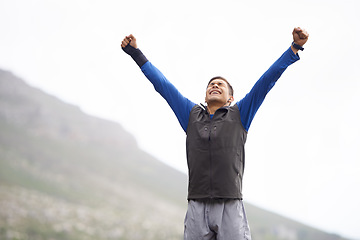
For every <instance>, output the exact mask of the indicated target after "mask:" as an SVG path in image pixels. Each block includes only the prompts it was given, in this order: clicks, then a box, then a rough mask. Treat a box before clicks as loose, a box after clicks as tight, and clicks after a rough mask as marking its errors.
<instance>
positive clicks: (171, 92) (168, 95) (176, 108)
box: [121, 34, 195, 131]
mask: <svg viewBox="0 0 360 240" xmlns="http://www.w3.org/2000/svg"><path fill="white" fill-rule="evenodd" d="M121 48H122V49H123V50H124V52H126V53H127V54H129V55H130V56H131V57H132V59H134V61H135V62H136V64H137V65H138V66H139V67H140V69H141V71H142V72H143V73H144V75H145V76H146V78H147V79H148V80H149V81H150V82H151V83H152V84H153V86H154V88H155V90H156V91H157V92H158V93H160V95H161V96H162V97H163V98H164V99H165V100H166V101H167V103H168V104H169V106H170V107H171V109H172V110H173V112H174V113H175V115H176V117H177V119H178V121H179V123H180V125H181V127H182V128H183V130H184V131H186V129H187V124H188V121H189V114H190V111H191V109H192V108H193V107H194V106H195V103H193V102H192V101H190V100H188V99H187V98H185V97H184V96H183V95H182V94H181V93H180V92H179V91H178V90H177V89H176V88H175V86H174V85H173V84H172V83H171V82H170V81H169V80H167V78H166V77H165V76H164V75H163V74H162V73H161V72H160V71H159V70H158V69H157V68H156V67H155V66H154V65H152V64H151V62H149V61H148V60H147V58H146V57H145V55H144V54H143V53H142V52H141V51H140V49H138V47H137V43H136V38H135V37H134V36H133V35H132V34H130V35H129V36H126V37H125V38H124V40H123V41H122V42H121Z"/></svg>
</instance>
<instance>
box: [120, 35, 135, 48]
mask: <svg viewBox="0 0 360 240" xmlns="http://www.w3.org/2000/svg"><path fill="white" fill-rule="evenodd" d="M129 43H130V46H132V47H134V48H137V44H136V38H135V37H134V35H132V34H130V35H129V36H126V37H125V38H124V40H122V42H121V47H122V48H125V47H126V46H127V45H128V44H129Z"/></svg>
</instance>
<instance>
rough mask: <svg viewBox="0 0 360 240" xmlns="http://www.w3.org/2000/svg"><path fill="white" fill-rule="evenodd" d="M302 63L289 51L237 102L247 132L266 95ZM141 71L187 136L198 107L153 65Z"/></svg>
mask: <svg viewBox="0 0 360 240" xmlns="http://www.w3.org/2000/svg"><path fill="white" fill-rule="evenodd" d="M299 59H300V58H299V55H298V54H294V52H293V51H292V50H291V48H288V49H287V50H286V51H285V52H284V53H283V54H282V55H281V57H280V58H279V59H278V60H277V61H276V62H275V63H274V64H273V65H271V67H270V68H269V69H268V70H267V71H266V72H265V73H264V74H263V75H262V76H261V77H260V79H259V80H258V81H257V82H256V83H255V85H254V86H253V88H252V89H251V90H250V92H249V93H248V94H246V96H245V97H244V98H243V99H241V100H240V101H238V102H236V104H237V105H238V107H239V111H240V118H241V122H242V124H243V126H244V128H245V130H246V131H248V130H249V127H250V124H251V122H252V120H253V119H254V116H255V114H256V112H257V110H258V109H259V107H260V106H261V104H262V102H263V101H264V99H265V97H266V94H267V93H268V92H269V91H270V90H271V88H272V87H273V86H274V85H275V83H276V81H277V80H278V79H279V78H280V76H281V75H282V73H283V72H284V71H285V70H286V68H287V67H288V66H290V65H291V64H292V63H294V62H296V61H297V60H299ZM141 70H142V72H143V73H144V74H145V76H146V77H147V78H148V79H149V81H150V82H151V83H152V84H153V85H154V88H155V90H156V91H157V92H158V93H160V95H161V96H162V97H163V98H164V99H165V100H166V101H167V102H168V104H169V105H170V107H171V109H172V110H173V111H174V113H175V115H176V117H177V119H178V121H179V123H180V125H181V127H182V128H183V130H184V131H185V132H186V129H187V125H188V121H189V115H190V111H191V109H192V108H193V107H194V106H195V105H196V104H195V103H194V102H192V101H191V100H189V99H187V98H186V97H184V96H183V95H182V94H181V93H180V92H179V91H178V90H177V89H176V87H175V86H174V85H173V84H172V83H171V82H170V81H169V80H167V79H166V77H165V76H164V75H163V74H162V73H161V72H160V71H159V70H158V69H157V68H156V67H155V66H154V65H152V64H151V62H150V61H147V62H146V63H145V64H144V65H142V66H141Z"/></svg>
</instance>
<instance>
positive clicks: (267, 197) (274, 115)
mask: <svg viewBox="0 0 360 240" xmlns="http://www.w3.org/2000/svg"><path fill="white" fill-rule="evenodd" d="M359 9H360V4H359V3H358V1H355V0H345V1H341V2H340V1H332V0H330V1H323V0H312V1H307V0H305V1H302V2H289V1H281V0H275V1H270V2H269V1H263V0H259V1H251V2H249V1H232V0H224V1H221V2H219V1H202V0H200V1H187V0H186V1H160V0H155V1H142V0H140V1H136V2H131V1H115V0H106V1H99V0H88V1H85V0H72V1H68V0H63V1H56V0H50V1H49V0H30V1H25V0H11V1H10V0H0V31H1V37H0V69H1V70H0V123H1V126H0V128H1V131H0V140H1V142H0V192H1V194H0V204H1V205H0V216H1V217H0V238H1V239H144V238H146V239H181V238H182V231H183V218H184V216H185V211H186V191H187V190H186V187H187V175H186V174H187V166H186V156H185V133H184V132H183V130H182V129H181V127H180V124H179V123H178V122H177V119H176V117H175V115H174V114H173V113H172V111H171V109H170V108H169V107H168V106H167V103H166V102H165V101H164V100H163V99H162V98H161V97H160V96H159V95H158V94H157V93H156V92H155V90H154V89H153V87H152V85H151V84H150V83H149V82H148V80H147V79H146V78H145V77H144V76H143V74H142V72H141V71H140V69H139V68H138V67H137V65H136V64H135V63H134V62H133V60H132V59H131V58H130V57H129V56H127V55H126V54H125V53H124V52H123V51H122V50H121V47H120V43H121V41H122V39H123V38H124V37H125V36H126V35H128V34H130V33H132V34H134V35H135V37H136V38H137V41H138V46H139V48H140V49H141V50H142V51H143V53H144V54H145V55H146V56H147V58H148V59H149V60H150V61H151V62H152V63H153V64H154V65H155V66H156V67H158V68H159V69H160V70H161V71H162V73H163V74H164V75H165V76H166V77H167V78H168V79H169V80H170V81H171V82H172V83H173V84H174V85H175V86H176V87H177V88H178V89H179V90H180V92H181V93H182V94H183V95H184V96H186V97H187V98H189V99H190V100H192V101H193V102H196V103H201V102H204V98H205V87H206V84H207V82H208V80H209V79H210V78H211V77H213V76H217V75H221V76H224V77H225V78H227V79H228V80H229V81H230V83H231V84H232V85H233V87H234V90H235V96H234V97H235V99H236V100H240V99H241V98H242V97H243V96H244V95H245V94H246V93H247V92H248V91H249V90H250V89H251V87H252V86H253V84H254V83H255V82H256V81H257V79H258V78H259V77H260V76H261V75H262V74H263V73H264V72H265V71H266V70H267V69H268V67H269V66H270V65H271V64H272V63H273V62H274V61H275V60H276V59H277V58H278V57H280V55H281V54H282V53H283V52H284V51H285V50H286V49H287V48H288V47H289V46H290V44H291V42H292V34H291V33H292V30H293V28H294V27H297V26H300V27H303V28H305V29H306V30H307V31H308V32H309V33H310V38H309V41H308V43H307V44H306V45H305V46H304V47H305V50H304V51H303V52H300V53H299V55H300V61H298V62H296V63H295V64H293V65H292V66H290V67H289V68H288V69H287V70H286V71H285V73H284V74H283V75H282V77H281V78H280V80H279V81H278V82H277V84H276V86H275V87H274V88H273V89H272V90H271V92H270V93H269V94H268V96H267V98H266V100H265V101H264V103H263V105H262V106H261V108H260V110H259V111H258V113H257V115H256V117H255V119H254V121H253V123H252V125H251V127H250V129H249V134H248V140H247V144H246V169H245V178H244V201H245V203H246V204H247V211H248V215H249V219H250V227H251V228H252V233H253V239H255V240H256V239H360V227H359V222H360V221H359V220H360V219H359V215H360V207H359V204H358V203H359V202H360V195H359V194H358V191H357V189H358V188H359V185H360V176H359V174H358V172H359V169H360V163H359V160H360V150H359V147H358V146H359V143H360V141H359V140H360V139H359V138H360V137H359V136H360V127H359V124H358V123H359V122H360V110H359V107H358V103H359V102H360V97H359V91H360V84H359V81H360V73H359V71H358V66H359V63H360V61H359V60H358V55H359V48H358V47H357V40H358V39H359V37H360V36H359V35H360V34H359V31H358V29H359V27H358V24H357V23H358V22H359V20H360V19H359V18H360V17H359V15H358V10H359Z"/></svg>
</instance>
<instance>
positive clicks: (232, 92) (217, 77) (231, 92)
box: [206, 76, 234, 96]
mask: <svg viewBox="0 0 360 240" xmlns="http://www.w3.org/2000/svg"><path fill="white" fill-rule="evenodd" d="M215 79H221V80H224V81H225V82H226V84H227V85H228V87H229V94H230V96H234V89H233V87H232V86H231V84H230V83H229V82H228V80H226V78H224V77H221V76H216V77H213V78H212V79H210V81H209V82H208V84H207V86H206V87H208V86H209V85H210V83H211V82H212V81H213V80H215Z"/></svg>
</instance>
